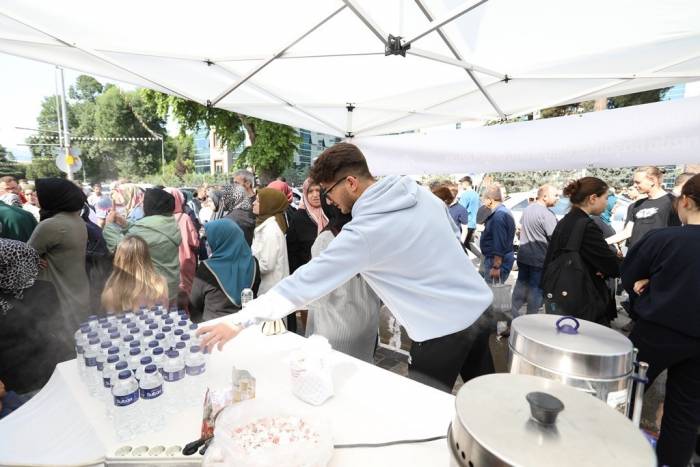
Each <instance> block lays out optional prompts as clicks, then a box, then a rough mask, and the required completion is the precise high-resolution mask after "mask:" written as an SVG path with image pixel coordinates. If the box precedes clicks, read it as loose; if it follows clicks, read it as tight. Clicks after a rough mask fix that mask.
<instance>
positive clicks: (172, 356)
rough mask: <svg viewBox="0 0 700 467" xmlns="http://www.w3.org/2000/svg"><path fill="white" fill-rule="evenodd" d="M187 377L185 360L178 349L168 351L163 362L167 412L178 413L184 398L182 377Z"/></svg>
mask: <svg viewBox="0 0 700 467" xmlns="http://www.w3.org/2000/svg"><path fill="white" fill-rule="evenodd" d="M184 377H185V362H184V361H183V359H182V356H181V355H180V352H178V351H177V350H171V351H170V352H168V355H167V359H166V360H165V362H163V379H164V380H165V383H166V384H165V405H166V412H167V413H176V412H177V411H178V409H179V402H180V401H182V400H183V399H184V398H183V388H182V386H183V385H182V379H183V378H184Z"/></svg>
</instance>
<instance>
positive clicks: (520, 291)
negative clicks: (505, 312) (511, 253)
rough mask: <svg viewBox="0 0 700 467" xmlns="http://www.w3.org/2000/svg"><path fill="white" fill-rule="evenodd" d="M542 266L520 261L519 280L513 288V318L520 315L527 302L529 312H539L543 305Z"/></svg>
mask: <svg viewBox="0 0 700 467" xmlns="http://www.w3.org/2000/svg"><path fill="white" fill-rule="evenodd" d="M541 280H542V268H536V267H534V266H528V265H527V264H522V263H521V262H518V280H517V281H515V287H514V288H513V308H512V310H511V314H512V315H513V319H515V318H517V317H518V316H520V308H521V307H522V306H523V304H524V303H526V302H527V314H528V315H529V314H533V313H537V311H538V310H539V309H540V307H541V306H542V301H543V297H542V289H541V288H540V281H541Z"/></svg>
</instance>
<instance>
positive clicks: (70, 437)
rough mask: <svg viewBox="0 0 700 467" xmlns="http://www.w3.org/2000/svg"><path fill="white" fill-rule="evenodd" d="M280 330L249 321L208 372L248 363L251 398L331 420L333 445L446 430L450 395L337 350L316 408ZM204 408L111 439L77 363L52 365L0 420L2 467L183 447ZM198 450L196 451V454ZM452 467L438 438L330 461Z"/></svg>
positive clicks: (224, 373) (219, 374)
mask: <svg viewBox="0 0 700 467" xmlns="http://www.w3.org/2000/svg"><path fill="white" fill-rule="evenodd" d="M302 342H303V341H302V338H301V337H299V336H297V335H295V334H292V333H286V334H283V335H279V336H273V337H265V336H263V335H262V334H261V333H260V331H259V329H258V328H255V327H253V328H249V329H247V330H245V331H244V332H242V333H241V334H240V335H239V336H238V337H236V338H235V339H234V340H233V341H231V342H229V343H228V344H227V345H226V346H225V348H224V350H223V351H222V352H219V351H215V352H214V354H213V355H212V356H211V359H210V361H209V366H208V368H207V371H206V377H207V379H208V381H210V382H211V383H212V384H213V385H224V384H226V383H227V382H230V378H231V367H232V366H233V365H235V366H236V367H237V368H239V369H247V370H249V371H250V372H251V373H252V374H253V376H255V378H256V379H257V396H258V397H275V398H277V399H278V400H279V401H280V403H281V404H282V405H283V406H285V407H288V408H289V410H290V411H294V412H297V413H310V414H315V415H319V416H322V417H324V418H325V419H326V420H328V421H329V422H330V425H331V430H332V434H333V441H334V443H335V444H356V443H377V442H384V441H392V440H398V439H416V438H428V437H433V436H439V435H444V434H445V433H446V432H447V427H448V425H449V423H450V421H451V419H452V417H453V414H454V397H453V396H452V395H450V394H446V393H443V392H441V391H437V390H435V389H432V388H430V387H428V386H424V385H422V384H419V383H416V382H414V381H411V380H409V379H407V378H404V377H402V376H399V375H396V374H394V373H391V372H388V371H385V370H382V369H381V368H378V367H375V366H372V365H369V364H367V363H365V362H362V361H360V360H357V359H354V358H352V357H349V356H347V355H344V354H341V353H339V352H333V357H332V358H333V363H334V370H333V382H334V386H335V396H334V397H333V398H331V399H329V400H328V401H327V402H326V403H325V404H323V405H322V406H320V407H313V406H310V405H308V404H305V403H304V402H302V401H300V400H298V399H297V398H296V397H294V395H293V394H292V392H291V385H290V381H289V370H288V367H287V364H286V362H285V357H286V356H287V355H289V352H290V350H293V349H296V348H298V347H299V346H300V345H301V344H302ZM201 416H202V414H201V408H194V407H191V408H188V409H184V410H182V411H181V412H180V413H178V414H176V415H173V416H171V417H169V418H168V419H167V420H166V424H167V425H166V428H165V429H164V430H163V431H160V432H156V433H148V434H145V435H142V436H139V437H138V438H136V439H132V440H130V441H128V442H120V441H118V440H117V438H116V435H115V433H114V429H113V427H112V423H111V422H110V421H109V420H108V419H107V418H106V417H105V416H104V408H103V405H102V403H101V402H100V401H98V400H96V399H94V398H92V397H90V395H89V394H88V392H87V389H86V388H85V387H84V385H83V384H82V382H81V381H80V377H79V375H78V372H77V367H76V363H75V360H72V361H69V362H64V363H61V364H59V365H58V366H57V367H56V370H55V372H54V374H53V376H52V377H51V380H50V381H49V382H48V383H47V384H46V386H45V387H44V388H43V389H42V390H41V392H39V394H37V395H36V396H35V397H34V398H33V399H32V400H30V401H29V402H28V403H27V404H25V405H24V406H23V407H22V408H21V409H19V410H17V411H15V412H14V413H12V414H10V415H9V416H8V417H6V418H5V419H4V420H2V421H0V465H102V464H103V463H104V461H105V457H110V456H112V455H114V452H115V451H116V449H117V448H118V447H120V446H123V445H125V444H128V445H131V446H139V445H150V446H153V445H158V444H161V445H166V446H170V445H174V444H177V445H180V446H184V445H185V444H187V443H188V442H190V441H193V440H195V439H197V438H198V437H199V432H200V425H201ZM197 456H199V455H197ZM375 465H376V466H384V467H389V466H394V465H395V466H408V465H415V466H426V465H438V466H439V465H445V466H447V465H449V452H448V448H447V442H446V441H445V440H440V441H434V442H429V443H422V444H413V445H399V446H392V447H385V448H361V449H342V450H336V451H335V452H334V455H333V458H332V460H331V463H330V466H332V467H341V466H353V467H356V466H363V467H365V466H375Z"/></svg>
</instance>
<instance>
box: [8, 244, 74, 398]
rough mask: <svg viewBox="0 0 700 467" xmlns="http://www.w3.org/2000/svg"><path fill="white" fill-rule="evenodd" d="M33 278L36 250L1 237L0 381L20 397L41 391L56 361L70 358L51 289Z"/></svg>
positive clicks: (70, 346) (68, 342)
mask: <svg viewBox="0 0 700 467" xmlns="http://www.w3.org/2000/svg"><path fill="white" fill-rule="evenodd" d="M38 275H39V255H38V254H37V252H36V250H34V249H33V248H32V247H30V246H28V245H27V244H26V243H23V242H19V241H16V240H9V239H0V379H1V380H2V381H3V383H4V384H5V386H6V387H7V389H8V390H12V391H15V392H17V393H19V394H22V393H26V392H31V391H35V390H37V389H41V387H42V386H43V385H44V384H45V383H46V382H47V381H48V380H49V378H50V377H51V373H53V370H54V367H55V366H56V364H57V363H58V362H61V361H64V360H69V359H71V358H74V357H75V354H74V353H72V351H71V349H73V343H72V336H69V335H67V333H66V332H65V325H64V323H62V322H61V314H60V313H56V304H57V303H58V296H57V295H56V289H55V287H54V286H53V284H52V283H51V282H47V281H40V280H37V279H36V278H37V276H38Z"/></svg>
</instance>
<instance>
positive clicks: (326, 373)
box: [289, 335, 333, 405]
mask: <svg viewBox="0 0 700 467" xmlns="http://www.w3.org/2000/svg"><path fill="white" fill-rule="evenodd" d="M330 351H331V345H330V344H329V343H328V339H326V338H325V337H322V336H318V335H313V336H311V337H309V338H308V339H307V340H306V342H305V343H304V346H303V347H302V348H301V349H299V350H297V351H295V352H294V353H292V355H291V357H290V359H289V370H290V374H291V379H292V392H293V393H294V395H295V396H297V397H298V398H299V399H301V400H302V401H304V402H306V403H308V404H311V405H321V404H323V403H324V402H325V401H326V400H328V399H329V398H330V397H332V396H333V377H332V374H331V367H330V364H329V359H328V356H329V355H330Z"/></svg>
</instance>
